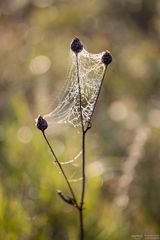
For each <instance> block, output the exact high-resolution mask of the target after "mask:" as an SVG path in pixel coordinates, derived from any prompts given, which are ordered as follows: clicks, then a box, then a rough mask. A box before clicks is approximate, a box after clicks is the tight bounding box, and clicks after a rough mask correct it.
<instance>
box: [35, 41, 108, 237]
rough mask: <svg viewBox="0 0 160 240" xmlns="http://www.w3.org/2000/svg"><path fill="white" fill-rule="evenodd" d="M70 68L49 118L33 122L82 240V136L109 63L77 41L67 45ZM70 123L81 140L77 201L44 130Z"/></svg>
mask: <svg viewBox="0 0 160 240" xmlns="http://www.w3.org/2000/svg"><path fill="white" fill-rule="evenodd" d="M71 58H72V65H71V67H70V71H69V75H68V78H67V83H66V87H65V88H64V91H63V94H62V97H61V99H60V101H59V103H58V106H57V107H56V108H55V109H54V110H53V111H52V112H51V113H49V114H46V115H44V116H43V117H42V116H39V117H38V118H37V120H36V125H37V128H38V129H39V130H40V131H41V132H42V134H43V137H44V139H45V141H46V143H47V145H48V147H49V149H50V151H51V153H52V155H53V158H54V161H55V163H56V165H57V166H58V168H59V170H60V172H61V173H62V175H63V177H64V179H65V181H66V184H67V185H68V189H69V191H70V196H65V195H64V194H63V193H62V192H61V191H57V193H58V195H59V196H60V198H61V199H62V200H63V201H65V202H66V203H67V204H70V205H71V206H72V207H74V208H75V209H77V211H78V213H79V221H80V238H79V239H80V240H84V217H83V212H84V202H85V186H86V173H85V168H86V154H85V152H86V143H85V140H86V134H87V132H88V130H89V129H91V126H92V116H93V113H94V110H95V107H96V104H97V101H98V98H99V95H100V91H101V87H102V83H103V80H104V77H105V74H106V70H107V67H108V65H109V64H110V63H111V62H112V56H111V54H110V53H109V51H106V52H103V53H100V54H91V53H88V52H87V51H86V50H85V49H84V47H83V45H82V43H81V42H80V40H79V39H78V38H75V39H73V41H72V42H71ZM57 123H58V124H62V123H70V124H72V125H74V127H80V129H81V137H82V146H81V153H82V173H81V175H82V186H81V187H82V189H81V197H80V200H78V199H77V197H76V195H75V193H74V189H73V187H72V185H71V183H70V181H69V179H68V177H67V175H66V173H65V171H64V169H63V166H62V164H61V162H60V161H59V159H58V158H57V156H56V154H55V152H54V150H53V147H52V146H51V144H50V143H49V141H48V138H47V136H46V133H45V130H46V129H47V128H48V124H57Z"/></svg>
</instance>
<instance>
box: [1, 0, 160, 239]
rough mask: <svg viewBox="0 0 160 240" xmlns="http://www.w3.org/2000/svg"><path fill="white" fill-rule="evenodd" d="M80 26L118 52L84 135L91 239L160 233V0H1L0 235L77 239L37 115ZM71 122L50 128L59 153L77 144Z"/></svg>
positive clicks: (88, 42)
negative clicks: (86, 134)
mask: <svg viewBox="0 0 160 240" xmlns="http://www.w3.org/2000/svg"><path fill="white" fill-rule="evenodd" d="M74 36H78V37H79V38H80V39H81V41H82V42H83V43H84V46H85V47H86V48H87V50H88V51H90V52H95V53H98V52H101V51H103V50H105V49H108V50H110V51H111V53H112V55H113V62H112V64H111V65H110V66H109V68H108V72H107V76H106V79H105V82H104V85H103V90H102V92H101V97H100V99H99V102H98V107H97V109H96V112H95V115H94V120H93V127H92V129H91V131H90V132H89V133H88V137H87V175H88V181H87V191H86V202H85V231H86V239H87V240H91V239H92V240H107V239H109V240H111V239H113V240H122V239H123V240H125V239H126V240H128V239H135V235H137V234H139V235H140V237H141V239H142V235H143V234H150V235H151V234H157V235H158V234H160V185H159V183H160V48H159V46H160V45H159V40H160V1H158V0H157V1H156V0H123V1H120V0H112V1H109V0H81V1H78V0H71V1H65V0H2V1H0V116H1V117H0V119H1V121H0V154H1V157H0V239H1V240H51V239H52V240H60V239H61V240H76V239H78V224H79V223H78V217H77V213H76V212H75V211H74V209H72V208H71V207H70V206H68V205H66V204H65V203H64V202H62V201H61V200H60V199H59V197H58V196H57V194H56V189H61V190H62V191H63V192H65V193H68V190H67V188H66V184H65V182H64V181H63V179H62V176H61V175H60V174H59V173H58V170H57V169H56V167H55V165H53V159H52V156H51V154H50V153H49V151H48V148H47V146H46V144H45V143H44V140H43V138H42V135H41V133H40V132H39V131H38V130H37V129H36V128H35V125H34V124H35V123H34V119H35V118H36V117H37V115H38V114H39V113H41V114H43V113H48V112H49V111H51V110H52V108H53V106H54V103H55V102H56V98H57V96H58V94H57V92H59V90H60V88H61V87H62V86H63V82H64V80H65V74H66V69H67V66H68V62H69V45H70V41H71V39H72V38H73V37H74ZM71 131H72V130H69V131H68V128H67V127H64V128H62V127H61V126H60V127H57V126H56V129H54V128H53V129H52V130H50V129H48V131H47V135H48V136H49V138H50V140H51V142H52V144H54V148H55V151H56V153H57V155H58V157H59V158H60V159H61V160H62V161H63V160H67V159H69V158H71V157H73V156H74V155H75V154H76V153H77V151H79V150H80V136H79V135H78V134H77V131H75V130H74V131H73V132H71ZM79 165H80V159H79V160H77V161H76V164H75V166H67V167H66V168H67V169H66V171H67V173H68V174H69V176H71V177H72V175H73V174H74V176H76V177H78V176H80V166H79ZM72 185H73V187H74V189H75V191H76V192H77V194H79V192H80V182H77V183H73V184H72ZM143 239H144V238H143Z"/></svg>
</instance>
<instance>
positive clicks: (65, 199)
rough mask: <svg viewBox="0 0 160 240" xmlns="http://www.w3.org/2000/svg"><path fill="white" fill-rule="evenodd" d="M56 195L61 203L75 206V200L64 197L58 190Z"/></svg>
mask: <svg viewBox="0 0 160 240" xmlns="http://www.w3.org/2000/svg"><path fill="white" fill-rule="evenodd" d="M57 193H58V195H59V196H60V198H61V199H62V200H63V201H65V202H66V203H68V204H70V205H72V206H76V203H75V200H74V199H73V198H71V197H69V196H65V195H64V194H63V193H62V192H61V191H60V190H58V191H57Z"/></svg>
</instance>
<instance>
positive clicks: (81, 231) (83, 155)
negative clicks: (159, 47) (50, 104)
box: [76, 54, 88, 240]
mask: <svg viewBox="0 0 160 240" xmlns="http://www.w3.org/2000/svg"><path fill="white" fill-rule="evenodd" d="M76 67H77V82H78V89H79V107H80V120H81V129H82V192H81V200H80V208H79V217H80V240H83V239H84V223H83V222H84V218H83V205H84V198H85V186H86V175H85V162H86V161H85V137H86V132H87V130H88V129H87V130H85V129H84V123H83V113H82V94H81V86H80V77H79V63H78V54H76Z"/></svg>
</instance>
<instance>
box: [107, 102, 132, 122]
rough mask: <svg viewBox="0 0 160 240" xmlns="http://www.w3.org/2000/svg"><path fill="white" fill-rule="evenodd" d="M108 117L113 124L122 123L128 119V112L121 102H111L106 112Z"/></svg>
mask: <svg viewBox="0 0 160 240" xmlns="http://www.w3.org/2000/svg"><path fill="white" fill-rule="evenodd" d="M108 113H109V117H110V119H111V120H113V121H115V122H119V121H123V120H125V119H126V118H127V117H128V110H127V108H126V106H125V104H124V103H123V102H121V101H115V102H113V103H112V104H111V105H110V107H109V110H108Z"/></svg>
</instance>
